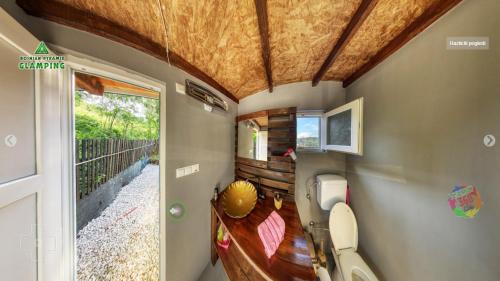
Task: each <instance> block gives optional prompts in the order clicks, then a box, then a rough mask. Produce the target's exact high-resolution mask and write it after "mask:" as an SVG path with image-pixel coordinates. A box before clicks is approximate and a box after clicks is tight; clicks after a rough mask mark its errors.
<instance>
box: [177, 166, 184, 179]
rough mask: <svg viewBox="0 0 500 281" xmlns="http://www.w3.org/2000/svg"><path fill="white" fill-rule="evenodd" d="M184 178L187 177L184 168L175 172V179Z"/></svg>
mask: <svg viewBox="0 0 500 281" xmlns="http://www.w3.org/2000/svg"><path fill="white" fill-rule="evenodd" d="M183 176H185V173H184V168H177V170H175V177H176V178H181V177H183Z"/></svg>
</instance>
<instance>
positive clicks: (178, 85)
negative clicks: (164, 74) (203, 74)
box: [175, 83, 186, 95]
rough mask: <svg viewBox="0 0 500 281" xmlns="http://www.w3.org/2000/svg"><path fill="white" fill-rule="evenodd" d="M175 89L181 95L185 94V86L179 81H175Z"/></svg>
mask: <svg viewBox="0 0 500 281" xmlns="http://www.w3.org/2000/svg"><path fill="white" fill-rule="evenodd" d="M175 91H176V92H177V93H179V94H181V95H185V94H186V86H185V85H184V84H181V83H175Z"/></svg>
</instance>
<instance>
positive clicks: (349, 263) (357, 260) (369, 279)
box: [339, 249, 378, 281]
mask: <svg viewBox="0 0 500 281" xmlns="http://www.w3.org/2000/svg"><path fill="white" fill-rule="evenodd" d="M339 261H340V268H341V270H340V271H341V274H342V277H343V278H344V281H358V280H362V281H377V280H378V279H377V277H376V276H375V274H374V273H373V271H372V270H371V269H370V267H368V265H367V264H366V263H365V261H364V260H363V258H361V256H360V255H359V254H358V253H357V252H355V251H353V250H352V249H347V250H341V254H340V255H339ZM353 274H355V275H357V276H358V277H359V278H358V279H355V278H353Z"/></svg>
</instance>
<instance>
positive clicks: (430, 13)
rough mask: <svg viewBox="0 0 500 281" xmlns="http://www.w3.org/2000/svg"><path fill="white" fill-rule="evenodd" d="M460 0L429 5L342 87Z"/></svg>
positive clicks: (380, 60) (375, 64)
mask: <svg viewBox="0 0 500 281" xmlns="http://www.w3.org/2000/svg"><path fill="white" fill-rule="evenodd" d="M460 2H462V0H441V1H437V2H436V3H435V4H433V5H432V6H430V7H429V8H428V9H427V10H425V11H424V12H423V13H422V15H420V16H419V17H418V18H417V19H416V20H415V21H413V22H412V23H411V24H410V25H408V26H407V27H406V28H405V29H404V30H403V31H402V32H401V33H400V34H399V35H398V36H396V37H395V38H394V39H392V41H391V42H389V44H387V45H386V46H385V47H383V48H382V49H381V50H380V51H379V52H378V53H377V54H375V55H374V56H373V57H372V58H371V59H370V60H369V61H368V62H367V63H365V64H364V65H363V66H361V67H360V68H359V69H358V70H356V71H355V72H354V73H353V74H351V76H349V77H348V78H347V79H346V80H344V82H343V86H344V88H346V87H348V86H349V85H351V84H352V83H353V82H354V81H356V80H357V79H358V78H360V77H361V76H363V75H364V74H365V73H367V72H368V71H370V70H371V69H372V68H374V67H375V66H377V65H378V64H379V63H381V62H382V61H383V60H385V59H386V58H388V57H389V56H390V55H392V54H393V53H394V52H396V51H397V50H399V49H400V48H401V47H403V46H404V45H405V44H406V43H408V41H410V40H411V39H413V38H414V37H415V36H417V35H418V34H419V33H420V32H422V31H424V30H425V29H426V28H427V27H428V26H430V25H431V24H432V23H433V22H435V21H436V20H437V19H439V18H440V17H441V16H442V15H444V14H446V13H447V12H448V11H449V10H451V9H452V8H453V7H455V6H456V5H457V4H459V3H460Z"/></svg>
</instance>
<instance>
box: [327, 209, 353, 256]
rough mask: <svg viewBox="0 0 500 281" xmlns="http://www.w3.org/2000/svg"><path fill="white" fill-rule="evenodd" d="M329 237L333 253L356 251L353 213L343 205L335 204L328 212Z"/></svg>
mask: <svg viewBox="0 0 500 281" xmlns="http://www.w3.org/2000/svg"><path fill="white" fill-rule="evenodd" d="M329 224H330V225H329V226H330V235H331V238H332V242H333V246H334V248H335V252H337V254H339V251H341V250H343V249H353V250H354V251H356V250H357V249H358V224H357V222H356V217H355V216H354V213H353V211H352V210H351V208H349V206H348V205H347V204H345V203H342V202H340V203H337V204H335V206H333V208H332V210H331V211H330V221H329Z"/></svg>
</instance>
